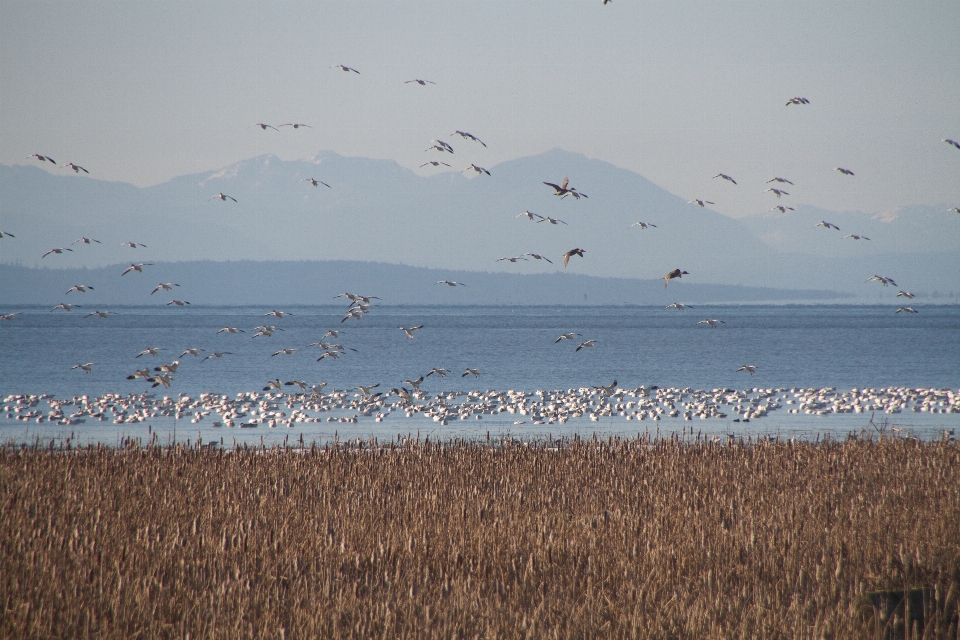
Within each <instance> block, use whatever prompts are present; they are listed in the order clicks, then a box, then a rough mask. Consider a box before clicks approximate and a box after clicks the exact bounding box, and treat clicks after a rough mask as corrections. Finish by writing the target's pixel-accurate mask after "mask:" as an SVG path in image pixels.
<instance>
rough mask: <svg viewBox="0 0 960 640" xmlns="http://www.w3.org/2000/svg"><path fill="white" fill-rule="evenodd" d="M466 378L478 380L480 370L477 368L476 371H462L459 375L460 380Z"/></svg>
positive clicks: (469, 369)
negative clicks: (471, 377) (470, 377)
mask: <svg viewBox="0 0 960 640" xmlns="http://www.w3.org/2000/svg"><path fill="white" fill-rule="evenodd" d="M467 376H473V377H475V378H479V377H480V369H479V368H478V369H471V368H469V367H468V368H467V370H466V371H464V372H463V373H462V374H461V375H460V377H461V378H466V377H467Z"/></svg>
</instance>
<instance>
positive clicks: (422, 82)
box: [403, 78, 437, 87]
mask: <svg viewBox="0 0 960 640" xmlns="http://www.w3.org/2000/svg"><path fill="white" fill-rule="evenodd" d="M411 82H416V83H417V84H418V85H420V86H421V87H425V86H427V85H428V84H437V83H436V82H433V81H431V80H421V79H420V78H414V79H413V80H407V81H406V82H404V83H403V84H410V83H411Z"/></svg>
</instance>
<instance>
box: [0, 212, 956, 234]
mask: <svg viewBox="0 0 960 640" xmlns="http://www.w3.org/2000/svg"><path fill="white" fill-rule="evenodd" d="M947 213H960V207H954V208H953V209H947ZM2 235H3V233H0V236H2ZM7 235H8V236H10V234H9V233H8V234H7ZM10 237H11V238H12V237H13V236H10Z"/></svg>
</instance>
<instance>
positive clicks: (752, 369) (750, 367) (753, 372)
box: [737, 364, 757, 376]
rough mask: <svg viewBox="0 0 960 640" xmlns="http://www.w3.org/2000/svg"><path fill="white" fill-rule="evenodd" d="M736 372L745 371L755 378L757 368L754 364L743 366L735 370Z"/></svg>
mask: <svg viewBox="0 0 960 640" xmlns="http://www.w3.org/2000/svg"><path fill="white" fill-rule="evenodd" d="M737 371H747V372H749V373H750V375H752V376H755V375H757V366H756V365H754V364H745V365H743V366H742V367H740V368H739V369H737Z"/></svg>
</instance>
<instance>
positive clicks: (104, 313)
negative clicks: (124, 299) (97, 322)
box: [83, 311, 110, 318]
mask: <svg viewBox="0 0 960 640" xmlns="http://www.w3.org/2000/svg"><path fill="white" fill-rule="evenodd" d="M108 315H110V312H109V311H94V312H92V313H88V314H87V315H85V316H83V317H84V318H89V317H90V316H97V317H98V318H106V317H107V316H108Z"/></svg>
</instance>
